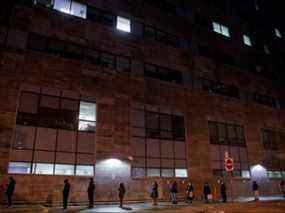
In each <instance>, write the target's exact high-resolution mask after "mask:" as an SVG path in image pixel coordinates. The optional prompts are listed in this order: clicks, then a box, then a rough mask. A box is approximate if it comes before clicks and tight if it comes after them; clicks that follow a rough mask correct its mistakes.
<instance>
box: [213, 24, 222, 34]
mask: <svg viewBox="0 0 285 213" xmlns="http://www.w3.org/2000/svg"><path fill="white" fill-rule="evenodd" d="M213 30H214V32H216V33H222V32H221V28H220V25H219V24H218V23H217V22H213Z"/></svg>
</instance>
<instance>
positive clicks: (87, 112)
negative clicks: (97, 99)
mask: <svg viewBox="0 0 285 213" xmlns="http://www.w3.org/2000/svg"><path fill="white" fill-rule="evenodd" d="M79 120H85V121H96V104H94V103H88V102H84V101H81V102H80V111H79Z"/></svg>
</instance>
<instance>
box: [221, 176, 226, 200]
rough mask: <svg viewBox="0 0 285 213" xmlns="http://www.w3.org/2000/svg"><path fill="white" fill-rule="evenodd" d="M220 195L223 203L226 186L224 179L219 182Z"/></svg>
mask: <svg viewBox="0 0 285 213" xmlns="http://www.w3.org/2000/svg"><path fill="white" fill-rule="evenodd" d="M221 197H222V201H223V202H224V203H225V202H227V188H226V184H225V183H224V181H222V182H221Z"/></svg>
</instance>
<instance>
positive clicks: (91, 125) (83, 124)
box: [78, 121, 96, 132]
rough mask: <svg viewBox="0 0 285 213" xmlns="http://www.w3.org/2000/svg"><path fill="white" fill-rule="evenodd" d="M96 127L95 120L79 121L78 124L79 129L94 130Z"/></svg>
mask: <svg viewBox="0 0 285 213" xmlns="http://www.w3.org/2000/svg"><path fill="white" fill-rule="evenodd" d="M95 128H96V123H95V122H90V121H79V124H78V130H79V131H87V132H94V131H95Z"/></svg>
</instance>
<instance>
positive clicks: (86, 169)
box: [76, 165, 94, 176]
mask: <svg viewBox="0 0 285 213" xmlns="http://www.w3.org/2000/svg"><path fill="white" fill-rule="evenodd" d="M76 175H77V176H93V175H94V168H93V166H90V165H86V166H84V165H77V166H76Z"/></svg>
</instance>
